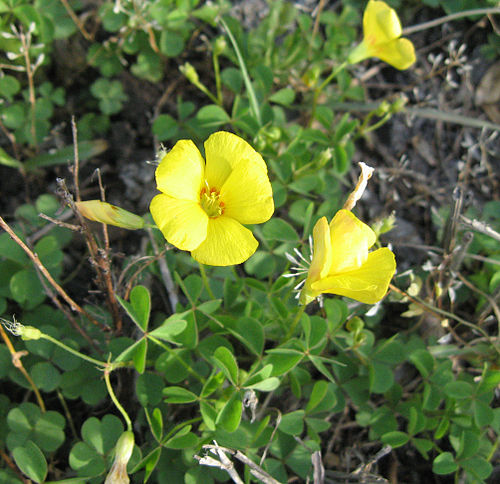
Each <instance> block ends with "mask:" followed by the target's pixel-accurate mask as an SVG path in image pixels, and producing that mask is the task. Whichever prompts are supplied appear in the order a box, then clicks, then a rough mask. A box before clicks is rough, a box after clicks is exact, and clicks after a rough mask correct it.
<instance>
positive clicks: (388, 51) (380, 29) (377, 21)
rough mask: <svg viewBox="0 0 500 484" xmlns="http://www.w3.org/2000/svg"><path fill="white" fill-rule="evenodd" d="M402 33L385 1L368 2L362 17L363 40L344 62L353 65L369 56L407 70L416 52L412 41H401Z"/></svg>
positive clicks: (393, 11)
mask: <svg viewBox="0 0 500 484" xmlns="http://www.w3.org/2000/svg"><path fill="white" fill-rule="evenodd" d="M401 33H402V30H401V23H400V22H399V18H398V15H397V13H396V12H395V10H394V9H392V8H390V7H389V5H387V4H386V3H385V2H379V1H375V0H370V1H369V2H368V5H367V6H366V9H365V13H364V15H363V34H364V38H363V41H362V42H361V43H360V44H359V45H358V46H357V47H356V48H355V49H354V50H353V51H352V52H351V53H350V55H349V57H348V59H347V61H348V62H349V63H350V64H355V63H357V62H360V61H362V60H364V59H367V58H368V57H377V58H378V59H381V60H383V61H384V62H387V63H388V64H390V65H391V66H393V67H395V68H396V69H400V70H403V69H407V68H408V67H410V66H411V65H412V64H413V63H414V62H415V49H414V47H413V44H412V43H411V41H409V40H408V39H405V38H400V37H401Z"/></svg>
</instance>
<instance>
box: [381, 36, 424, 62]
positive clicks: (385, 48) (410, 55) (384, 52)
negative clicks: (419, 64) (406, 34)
mask: <svg viewBox="0 0 500 484" xmlns="http://www.w3.org/2000/svg"><path fill="white" fill-rule="evenodd" d="M376 57H378V58H379V59H381V60H383V61H384V62H387V63H388V64H390V65H391V66H393V67H395V68H396V69H399V70H404V69H408V67H410V66H411V65H412V64H413V63H414V62H415V60H416V58H415V48H414V47H413V44H412V43H411V41H409V40H408V39H404V38H403V39H395V40H392V41H391V42H389V43H387V44H384V45H380V46H378V49H377V54H376Z"/></svg>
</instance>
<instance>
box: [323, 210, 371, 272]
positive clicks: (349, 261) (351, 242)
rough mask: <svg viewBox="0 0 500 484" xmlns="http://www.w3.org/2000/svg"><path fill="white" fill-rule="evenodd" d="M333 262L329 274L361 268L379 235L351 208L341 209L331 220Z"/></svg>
mask: <svg viewBox="0 0 500 484" xmlns="http://www.w3.org/2000/svg"><path fill="white" fill-rule="evenodd" d="M330 236H331V244H332V263H331V266H330V271H329V274H330V275H332V274H338V273H340V272H346V271H352V270H355V269H357V268H359V267H360V266H361V265H362V264H363V263H364V262H365V261H366V258H367V257H368V249H369V248H370V247H371V246H372V245H373V244H374V243H375V240H376V239H377V237H376V236H375V233H374V232H373V230H372V229H371V228H370V227H368V225H366V224H365V223H363V222H361V220H359V219H358V218H356V216H355V215H354V214H353V213H352V212H350V211H349V210H339V211H338V212H337V213H336V214H335V217H333V220H332V221H331V222H330Z"/></svg>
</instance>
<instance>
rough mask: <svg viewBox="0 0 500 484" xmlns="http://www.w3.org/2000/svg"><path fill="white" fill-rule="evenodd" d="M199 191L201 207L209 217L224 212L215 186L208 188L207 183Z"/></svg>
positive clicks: (222, 203)
mask: <svg viewBox="0 0 500 484" xmlns="http://www.w3.org/2000/svg"><path fill="white" fill-rule="evenodd" d="M205 185H206V186H204V187H203V188H202V189H201V191H200V204H201V208H202V209H203V210H205V213H206V214H207V215H208V216H209V217H210V218H216V217H220V216H221V215H222V214H223V213H224V202H223V201H221V200H219V198H220V193H219V192H218V191H217V189H215V188H210V187H209V186H208V183H207V182H205Z"/></svg>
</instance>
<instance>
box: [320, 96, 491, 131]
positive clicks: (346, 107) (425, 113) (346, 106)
mask: <svg viewBox="0 0 500 484" xmlns="http://www.w3.org/2000/svg"><path fill="white" fill-rule="evenodd" d="M379 105H380V103H377V102H372V103H360V102H333V103H330V104H329V105H328V106H329V107H330V108H331V109H334V110H336V111H348V112H351V111H358V112H361V113H363V112H367V111H372V110H376V109H377V108H378V107H379ZM403 111H404V112H405V113H408V114H410V115H414V116H418V117H420V118H426V119H436V120H439V121H444V122H446V123H455V124H461V125H462V126H470V127H471V128H480V129H483V128H486V129H492V130H495V131H500V124H497V123H491V122H490V121H485V120H482V119H477V118H471V117H467V116H462V115H460V114H455V113H447V112H443V111H440V110H438V109H431V108H414V107H405V108H404V110H403Z"/></svg>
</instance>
